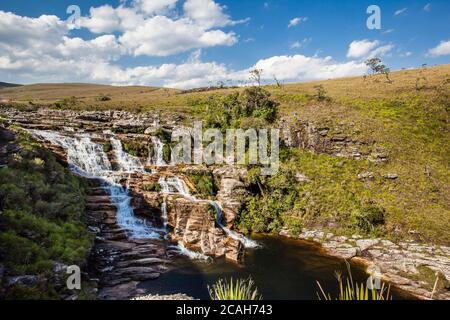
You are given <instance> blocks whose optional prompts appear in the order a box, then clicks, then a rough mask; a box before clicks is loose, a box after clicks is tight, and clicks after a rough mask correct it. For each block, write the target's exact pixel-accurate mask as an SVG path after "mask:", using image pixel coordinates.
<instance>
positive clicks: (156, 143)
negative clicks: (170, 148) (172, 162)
mask: <svg viewBox="0 0 450 320" xmlns="http://www.w3.org/2000/svg"><path fill="white" fill-rule="evenodd" d="M152 143H153V150H154V154H153V158H150V159H149V164H153V165H155V166H157V167H164V166H167V163H166V162H165V161H164V144H163V143H162V141H161V140H160V139H159V138H158V137H152Z"/></svg>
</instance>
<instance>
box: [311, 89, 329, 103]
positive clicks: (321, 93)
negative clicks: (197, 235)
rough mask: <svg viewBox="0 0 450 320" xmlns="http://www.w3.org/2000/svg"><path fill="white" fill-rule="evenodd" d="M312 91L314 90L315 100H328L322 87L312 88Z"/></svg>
mask: <svg viewBox="0 0 450 320" xmlns="http://www.w3.org/2000/svg"><path fill="white" fill-rule="evenodd" d="M314 89H316V98H317V100H318V101H326V100H330V98H329V97H328V96H327V90H325V87H324V86H323V85H318V86H314Z"/></svg>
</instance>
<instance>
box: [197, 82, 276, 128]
mask: <svg viewBox="0 0 450 320" xmlns="http://www.w3.org/2000/svg"><path fill="white" fill-rule="evenodd" d="M270 96H271V94H270V93H269V92H268V91H267V90H265V89H263V88H260V87H252V88H247V89H245V90H244V91H243V92H241V93H239V92H236V93H232V94H229V95H227V96H220V95H212V96H209V97H208V98H206V99H197V100H193V101H191V106H192V108H193V110H194V113H195V114H197V115H199V116H200V117H201V118H202V120H203V122H204V126H205V127H207V128H221V129H227V128H246V127H247V128H249V127H254V126H256V127H261V126H262V125H264V124H268V123H273V122H274V121H275V119H276V117H277V108H278V103H277V102H275V101H274V100H273V99H271V98H270Z"/></svg>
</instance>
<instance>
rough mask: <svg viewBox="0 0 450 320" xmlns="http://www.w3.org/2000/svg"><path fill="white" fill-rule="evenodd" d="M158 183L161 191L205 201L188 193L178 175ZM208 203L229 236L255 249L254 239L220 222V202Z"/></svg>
mask: <svg viewBox="0 0 450 320" xmlns="http://www.w3.org/2000/svg"><path fill="white" fill-rule="evenodd" d="M159 184H160V186H161V192H162V193H166V194H180V195H182V196H183V197H185V198H187V199H188V200H190V201H193V202H206V200H200V199H197V198H195V197H194V196H193V195H191V194H190V192H189V188H188V186H187V185H186V183H185V182H184V181H183V180H182V179H180V178H178V177H167V178H160V179H159ZM207 202H209V204H211V205H212V206H213V207H214V209H215V211H216V222H217V224H218V225H219V227H220V228H221V229H222V230H223V231H224V232H225V233H226V234H227V235H228V236H229V237H231V238H233V239H235V240H238V241H240V242H241V243H242V245H243V246H244V248H248V249H255V248H258V247H259V244H258V243H257V242H256V241H253V240H251V239H248V238H247V237H245V236H243V235H241V234H240V233H237V232H235V231H232V230H230V229H228V228H227V227H225V226H224V225H223V224H222V220H223V210H222V207H221V206H220V204H219V203H218V202H217V201H212V200H210V201H207Z"/></svg>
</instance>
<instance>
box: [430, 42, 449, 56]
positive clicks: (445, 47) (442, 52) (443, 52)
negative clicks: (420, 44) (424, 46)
mask: <svg viewBox="0 0 450 320" xmlns="http://www.w3.org/2000/svg"><path fill="white" fill-rule="evenodd" d="M428 54H429V55H430V56H432V57H439V56H447V55H450V40H448V41H441V43H439V44H438V45H437V46H436V47H435V48H433V49H430V50H428Z"/></svg>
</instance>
